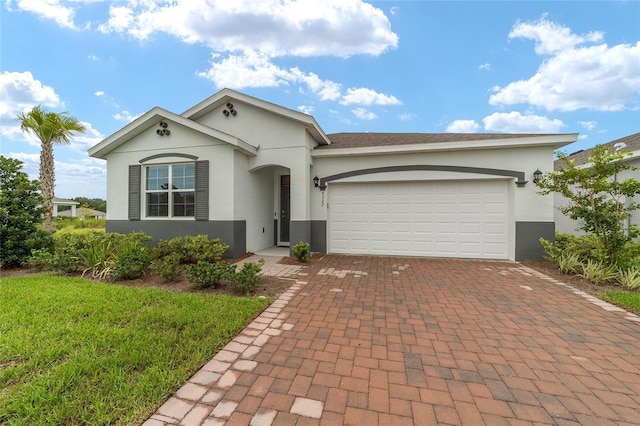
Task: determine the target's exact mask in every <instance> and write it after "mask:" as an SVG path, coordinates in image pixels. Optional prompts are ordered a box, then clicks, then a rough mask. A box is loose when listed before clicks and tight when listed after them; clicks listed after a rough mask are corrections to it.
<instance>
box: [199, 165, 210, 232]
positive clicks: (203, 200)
mask: <svg viewBox="0 0 640 426" xmlns="http://www.w3.org/2000/svg"><path fill="white" fill-rule="evenodd" d="M196 220H209V160H203V161H196Z"/></svg>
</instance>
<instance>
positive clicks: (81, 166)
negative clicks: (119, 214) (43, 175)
mask: <svg viewBox="0 0 640 426" xmlns="http://www.w3.org/2000/svg"><path fill="white" fill-rule="evenodd" d="M8 156H9V157H11V158H15V159H18V160H20V161H22V162H23V163H24V165H23V167H22V171H24V172H25V173H27V174H28V175H29V179H32V180H33V179H38V177H39V174H40V154H29V153H25V152H11V153H9V154H8ZM55 170H56V196H57V197H63V198H73V197H80V196H91V198H94V197H98V198H106V192H105V189H106V187H107V167H106V162H105V161H104V160H98V159H96V158H89V157H86V158H81V159H75V160H73V161H69V160H67V161H59V160H55Z"/></svg>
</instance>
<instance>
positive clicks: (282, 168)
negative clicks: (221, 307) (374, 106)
mask: <svg viewBox="0 0 640 426" xmlns="http://www.w3.org/2000/svg"><path fill="white" fill-rule="evenodd" d="M576 139H577V135H576V134H548V135H538V134H530V135H525V134H421V133H414V134H398V133H338V134H333V135H327V134H325V133H324V131H323V130H322V129H321V128H320V126H319V125H318V123H317V122H316V120H315V119H314V118H313V117H312V116H310V115H307V114H303V113H301V112H298V111H293V110H290V109H287V108H284V107H282V106H279V105H275V104H272V103H269V102H266V101H264V100H261V99H257V98H254V97H251V96H247V95H245V94H242V93H238V92H235V91H232V90H229V89H223V90H221V91H220V92H218V93H216V94H214V95H213V96H211V97H209V98H207V99H205V100H204V101H202V102H200V103H199V104H197V105H195V106H194V107H192V108H190V109H189V110H187V111H185V112H184V113H182V114H175V113H173V112H170V111H167V110H164V109H162V108H158V107H156V108H153V109H152V110H150V111H149V112H147V113H146V114H144V115H142V116H141V117H139V118H137V119H136V120H134V121H133V122H131V123H130V124H128V125H127V126H125V127H123V128H122V129H120V130H119V131H117V132H116V133H114V134H113V135H111V136H109V137H108V138H106V139H104V140H103V141H102V142H100V143H99V144H97V145H96V146H94V147H92V148H91V149H90V150H89V154H90V155H91V156H92V157H96V158H101V159H105V160H107V199H108V201H109V211H108V212H107V230H108V231H112V232H124V233H126V232H130V231H143V232H145V233H147V234H148V235H151V236H152V237H153V238H154V241H157V240H158V239H170V238H173V237H176V236H179V235H185V234H189V235H196V234H207V235H209V237H210V238H215V237H219V238H221V239H222V240H223V241H224V242H225V243H227V244H229V245H230V249H229V250H228V251H227V253H226V256H228V257H236V256H240V255H242V254H244V253H245V252H255V251H258V250H261V249H264V248H267V247H271V246H274V245H283V246H288V245H290V244H291V245H295V244H296V243H298V242H299V241H304V242H309V243H311V250H312V251H315V252H328V253H350V254H374V255H402V256H437V257H465V258H486V259H535V258H541V256H542V254H543V253H542V248H541V246H540V243H539V241H538V239H539V238H540V237H541V236H543V237H545V238H553V235H554V229H555V227H554V223H553V197H552V196H541V195H539V194H538V193H537V192H536V188H535V186H534V184H533V183H532V182H529V181H531V180H532V179H533V172H534V171H536V170H537V169H540V170H550V169H551V168H552V167H553V152H554V150H555V149H557V148H560V147H562V146H565V145H567V144H569V143H572V142H575V141H576Z"/></svg>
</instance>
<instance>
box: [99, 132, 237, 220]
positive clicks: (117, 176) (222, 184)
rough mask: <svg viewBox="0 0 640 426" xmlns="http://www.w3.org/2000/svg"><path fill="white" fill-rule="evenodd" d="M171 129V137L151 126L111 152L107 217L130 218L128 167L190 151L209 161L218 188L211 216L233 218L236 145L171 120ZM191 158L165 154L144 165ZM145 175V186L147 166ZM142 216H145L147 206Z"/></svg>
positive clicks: (211, 178)
mask: <svg viewBox="0 0 640 426" xmlns="http://www.w3.org/2000/svg"><path fill="white" fill-rule="evenodd" d="M168 128H169V129H170V130H171V134H170V135H169V136H158V135H157V134H156V129H155V128H150V129H148V130H147V131H145V132H143V133H142V134H140V135H138V136H137V137H135V138H134V139H132V140H130V141H128V142H127V143H125V144H123V145H121V146H120V147H118V148H116V149H115V150H113V151H112V152H111V153H109V154H108V156H107V161H108V164H109V166H108V168H107V182H108V183H107V200H108V202H109V211H108V212H107V220H127V219H128V204H129V201H128V176H129V166H130V165H134V164H139V161H140V160H141V159H143V158H146V157H149V156H152V155H156V154H165V153H179V154H189V155H195V156H197V157H198V160H209V163H210V165H209V187H210V188H214V190H215V194H214V193H212V194H211V195H210V197H209V216H210V218H212V219H213V218H215V220H233V219H234V212H233V207H234V199H233V193H234V180H233V166H234V150H233V147H232V146H230V145H229V144H227V143H226V142H222V141H219V140H216V139H214V138H211V137H208V136H206V135H203V134H201V133H199V132H196V131H194V130H192V129H190V128H187V127H184V126H180V125H178V124H175V123H172V122H169V126H168ZM189 161H191V160H188V159H185V158H180V157H175V158H171V157H168V158H167V157H164V158H159V159H155V160H151V161H148V162H145V164H144V165H148V164H166V163H179V162H189ZM142 174H143V176H142V184H143V185H144V167H143V170H142ZM143 204H144V200H143ZM142 218H143V219H144V206H143V210H142ZM146 220H154V219H146ZM177 220H193V219H177Z"/></svg>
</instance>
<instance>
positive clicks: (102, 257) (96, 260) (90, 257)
mask: <svg viewBox="0 0 640 426" xmlns="http://www.w3.org/2000/svg"><path fill="white" fill-rule="evenodd" d="M112 255H113V249H112V247H111V243H110V242H108V243H107V244H94V245H92V246H89V247H87V248H85V249H84V250H83V251H82V252H81V258H82V262H83V263H84V266H85V268H86V269H85V270H84V271H83V272H82V275H83V276H84V275H85V274H86V273H87V272H90V273H91V277H92V278H98V279H105V278H107V276H108V275H109V274H110V272H111V256H112Z"/></svg>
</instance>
